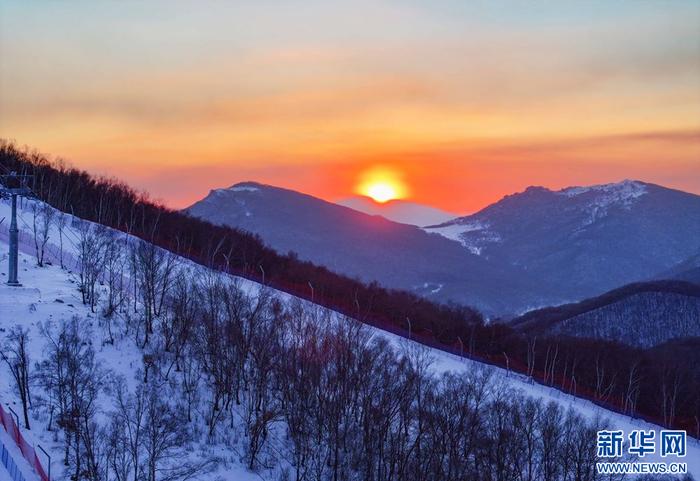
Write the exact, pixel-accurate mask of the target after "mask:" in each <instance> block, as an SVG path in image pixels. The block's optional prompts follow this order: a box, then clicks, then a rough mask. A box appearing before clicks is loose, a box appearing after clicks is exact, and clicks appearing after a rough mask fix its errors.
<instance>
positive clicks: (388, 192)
mask: <svg viewBox="0 0 700 481" xmlns="http://www.w3.org/2000/svg"><path fill="white" fill-rule="evenodd" d="M367 195H368V196H369V197H371V198H372V199H374V200H376V201H377V202H382V203H384V202H388V201H390V200H392V199H396V189H394V186H393V185H391V184H389V183H387V182H377V183H376V184H372V185H370V186H369V187H368V188H367Z"/></svg>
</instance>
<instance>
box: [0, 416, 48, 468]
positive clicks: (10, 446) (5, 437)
mask: <svg viewBox="0 0 700 481" xmlns="http://www.w3.org/2000/svg"><path fill="white" fill-rule="evenodd" d="M0 446H5V449H6V450H7V452H8V454H9V455H10V458H12V461H14V462H15V465H16V466H17V469H18V470H19V473H20V474H21V475H22V476H23V477H24V479H25V481H39V479H40V478H39V475H38V474H36V472H35V471H34V468H32V467H31V466H30V465H29V463H28V462H27V460H26V459H24V456H22V452H21V451H20V450H19V447H17V443H15V441H14V440H13V439H12V437H11V436H10V435H9V434H8V433H7V431H5V429H4V428H3V427H2V426H0ZM0 479H2V481H5V480H8V481H9V480H10V479H11V478H10V473H9V472H7V470H6V469H5V467H4V466H3V465H2V464H0Z"/></svg>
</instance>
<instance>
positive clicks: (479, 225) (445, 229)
mask: <svg viewBox="0 0 700 481" xmlns="http://www.w3.org/2000/svg"><path fill="white" fill-rule="evenodd" d="M486 229H488V225H487V224H484V223H483V222H479V221H473V222H466V223H464V224H460V223H457V222H454V223H450V224H447V225H443V226H437V227H424V228H423V230H424V231H425V232H428V233H434V234H439V235H441V236H443V237H446V238H447V239H450V240H453V241H455V242H459V243H460V244H462V245H463V246H464V247H466V248H467V249H468V250H469V252H471V253H472V254H475V255H481V251H482V249H483V247H482V246H480V245H478V243H477V242H476V240H477V239H471V238H469V237H467V236H465V235H464V234H466V233H468V232H481V233H483V234H484V235H483V236H480V238H479V240H489V241H492V242H497V241H498V240H499V239H500V237H498V235H496V234H494V233H491V232H486Z"/></svg>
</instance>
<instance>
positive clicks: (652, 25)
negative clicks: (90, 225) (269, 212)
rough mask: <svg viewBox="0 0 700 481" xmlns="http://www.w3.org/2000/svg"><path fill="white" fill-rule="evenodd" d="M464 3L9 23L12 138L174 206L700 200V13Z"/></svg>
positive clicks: (4, 98) (688, 8) (75, 5)
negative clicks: (550, 194)
mask: <svg viewBox="0 0 700 481" xmlns="http://www.w3.org/2000/svg"><path fill="white" fill-rule="evenodd" d="M431 3H432V2H431ZM465 3H466V2H456V1H454V2H451V1H444V2H435V3H434V4H431V5H430V6H429V7H428V6H426V5H428V4H427V3H426V4H424V3H422V2H415V3H414V2H411V1H408V2H402V3H396V2H363V1H358V2H352V3H344V2H338V3H335V2H334V3H333V4H332V5H331V4H329V3H327V2H315V1H311V2H305V3H304V4H299V3H297V2H285V1H280V2H276V3H275V4H274V6H272V5H266V6H265V5H262V4H257V6H256V4H249V5H239V4H234V3H223V2H212V3H210V4H206V6H205V7H202V4H197V5H199V7H198V6H196V5H195V4H194V3H190V2H184V3H166V2H119V3H118V4H117V3H107V2H104V3H95V2H79V1H77V2H71V3H70V4H64V3H51V4H42V5H41V6H39V5H37V4H32V3H30V2H19V1H18V2H11V1H10V2H3V4H2V5H1V6H0V136H1V137H4V138H9V139H15V140H16V141H17V142H18V143H20V144H27V145H30V146H32V147H36V148H38V149H39V150H41V151H42V152H45V153H49V154H53V155H57V156H61V157H64V158H66V159H69V160H70V161H71V163H73V164H74V165H76V166H78V167H81V168H85V169H87V170H89V171H92V172H97V173H105V174H109V175H116V176H118V177H121V178H123V179H125V180H127V181H128V182H129V183H131V184H132V185H134V186H136V187H138V188H140V189H147V190H148V191H149V192H150V193H151V195H152V196H153V197H155V198H160V199H163V200H164V201H165V202H166V203H168V204H169V205H171V206H174V207H184V206H186V205H188V204H190V203H192V202H194V201H195V200H197V199H198V198H201V197H202V196H204V195H206V193H207V192H208V190H209V189H212V188H218V187H222V186H228V185H231V184H233V183H236V182H239V181H243V180H256V181H261V182H267V183H271V184H275V185H280V186H284V187H289V188H293V189H296V190H300V191H304V192H308V193H311V194H314V195H318V196H321V197H323V198H326V199H329V200H335V199H340V198H344V197H347V196H350V195H352V194H353V192H354V190H355V188H356V186H357V184H358V182H360V180H361V178H362V176H363V173H364V172H366V171H367V170H368V169H372V168H377V167H382V166H383V167H385V168H390V169H393V170H395V171H397V172H399V173H400V175H401V176H402V178H403V179H404V181H405V182H406V184H407V186H408V188H409V190H410V198H411V199H413V200H416V201H418V202H423V203H428V204H433V205H435V206H438V207H441V208H444V209H447V210H451V211H453V212H457V213H466V212H470V211H473V210H475V209H477V208H479V207H482V206H483V205H485V204H486V203H489V202H493V201H495V200H497V199H499V198H500V197H502V196H503V195H505V194H508V193H512V192H514V191H518V190H522V189H523V188H525V187H526V186H528V185H532V184H537V185H545V186H548V187H552V188H559V187H564V186H568V185H574V184H578V185H581V184H589V183H601V182H613V181H618V180H621V179H624V178H633V179H640V180H645V181H649V182H656V183H660V184H664V185H668V186H671V187H677V188H681V189H683V190H688V191H692V192H698V193H700V175H699V174H698V173H697V172H699V171H700V60H699V59H700V28H699V25H700V4H699V3H697V2H694V1H684V0H675V1H668V2H663V3H661V2H659V3H657V2H604V1H596V0H591V1H588V2H574V1H566V0H563V1H562V2H542V4H534V5H536V6H533V4H532V3H531V2H519V1H516V0H513V1H506V0H494V1H493V2H480V1H477V2H473V3H469V4H468V5H465ZM76 18H86V19H87V18H89V20H90V21H82V22H76V21H75V19H76Z"/></svg>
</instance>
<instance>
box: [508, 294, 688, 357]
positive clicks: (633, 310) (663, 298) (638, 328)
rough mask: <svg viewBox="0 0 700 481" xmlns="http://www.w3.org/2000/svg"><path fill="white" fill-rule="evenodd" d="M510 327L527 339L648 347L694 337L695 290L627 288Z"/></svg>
mask: <svg viewBox="0 0 700 481" xmlns="http://www.w3.org/2000/svg"><path fill="white" fill-rule="evenodd" d="M511 325H512V326H514V327H517V328H518V329H520V330H523V331H526V332H528V333H529V334H535V335H541V334H545V333H546V334H561V335H567V336H574V337H588V338H595V339H606V340H610V341H617V342H620V343H623V344H629V345H632V346H637V347H644V348H649V347H654V346H658V345H661V344H663V343H665V342H668V341H671V340H674V339H684V338H693V337H700V285H698V284H693V283H688V282H682V281H656V282H645V283H635V284H630V285H627V286H624V287H621V288H619V289H615V290H613V291H610V292H607V293H605V294H603V295H601V296H598V297H595V298H592V299H586V300H584V301H581V302H577V303H574V304H567V305H563V306H557V307H550V308H546V309H538V310H535V311H531V312H528V313H527V314H525V315H523V316H520V317H518V318H516V319H514V320H513V321H512V322H511Z"/></svg>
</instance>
